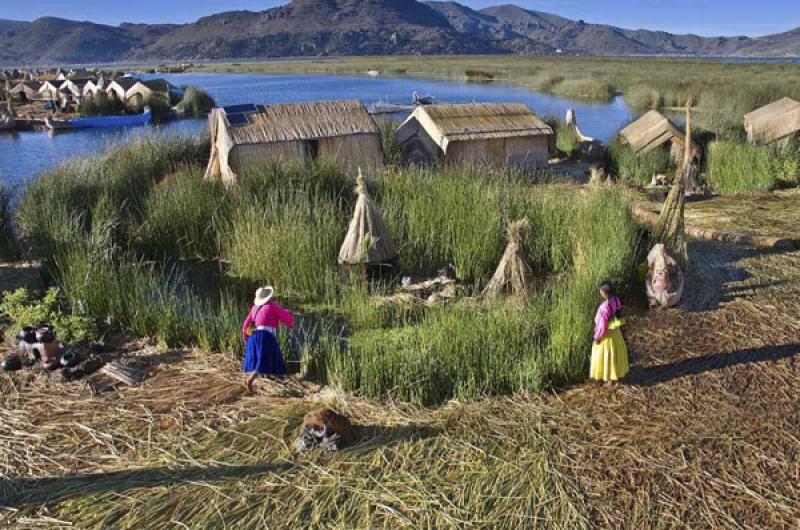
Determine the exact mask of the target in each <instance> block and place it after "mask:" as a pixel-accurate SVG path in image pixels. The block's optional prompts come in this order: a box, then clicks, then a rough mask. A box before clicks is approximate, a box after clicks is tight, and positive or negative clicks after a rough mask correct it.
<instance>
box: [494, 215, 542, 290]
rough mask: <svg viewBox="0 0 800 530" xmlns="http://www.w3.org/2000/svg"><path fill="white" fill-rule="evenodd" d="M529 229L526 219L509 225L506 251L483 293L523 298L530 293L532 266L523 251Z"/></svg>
mask: <svg viewBox="0 0 800 530" xmlns="http://www.w3.org/2000/svg"><path fill="white" fill-rule="evenodd" d="M530 231H531V225H530V223H529V222H528V220H527V219H520V220H518V221H514V222H513V223H511V224H510V225H509V227H508V245H507V246H506V251H505V252H504V253H503V257H502V258H501V259H500V263H499V264H498V266H497V270H496V271H495V273H494V276H492V279H491V280H490V281H489V283H488V284H487V285H486V289H484V294H485V295H487V296H490V297H494V296H499V295H500V294H503V293H506V294H510V295H512V296H513V297H515V298H524V297H526V296H528V295H529V294H530V293H531V290H532V288H533V267H532V265H531V260H530V257H528V255H527V254H526V252H525V239H526V238H527V237H528V236H529V235H530Z"/></svg>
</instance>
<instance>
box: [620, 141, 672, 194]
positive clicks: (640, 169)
mask: <svg viewBox="0 0 800 530" xmlns="http://www.w3.org/2000/svg"><path fill="white" fill-rule="evenodd" d="M608 159H609V165H610V166H611V170H612V171H613V172H614V173H616V174H617V175H618V176H619V178H621V179H622V180H624V181H627V182H630V183H633V184H637V185H639V186H647V185H649V184H650V183H651V182H652V180H653V176H655V175H667V176H669V175H671V174H673V173H674V170H675V164H674V162H673V161H672V159H671V157H670V153H669V151H668V150H667V149H661V148H659V149H653V150H652V151H649V152H647V153H636V152H634V151H633V149H631V148H630V147H629V146H627V145H624V144H622V143H621V142H620V141H619V139H615V140H614V141H613V142H611V145H609V146H608Z"/></svg>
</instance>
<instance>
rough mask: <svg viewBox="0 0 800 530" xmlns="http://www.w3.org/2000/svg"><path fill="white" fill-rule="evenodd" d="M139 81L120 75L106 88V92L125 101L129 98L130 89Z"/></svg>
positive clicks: (111, 96) (110, 96) (109, 95)
mask: <svg viewBox="0 0 800 530" xmlns="http://www.w3.org/2000/svg"><path fill="white" fill-rule="evenodd" d="M136 83H137V80H136V79H133V78H130V77H120V78H117V79H114V80H113V81H111V82H110V83H109V84H108V86H107V87H106V88H105V90H106V94H108V97H109V98H111V99H117V100H119V101H122V102H123V103H125V102H126V101H127V100H128V91H130V89H131V88H133V85H135V84H136Z"/></svg>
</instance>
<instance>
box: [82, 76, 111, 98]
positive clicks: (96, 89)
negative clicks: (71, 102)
mask: <svg viewBox="0 0 800 530" xmlns="http://www.w3.org/2000/svg"><path fill="white" fill-rule="evenodd" d="M107 87H108V82H107V81H106V80H105V79H103V77H100V78H98V79H91V80H89V81H87V82H86V84H85V85H83V97H84V98H85V99H91V98H94V97H95V96H97V94H99V93H100V92H105V89H106V88H107Z"/></svg>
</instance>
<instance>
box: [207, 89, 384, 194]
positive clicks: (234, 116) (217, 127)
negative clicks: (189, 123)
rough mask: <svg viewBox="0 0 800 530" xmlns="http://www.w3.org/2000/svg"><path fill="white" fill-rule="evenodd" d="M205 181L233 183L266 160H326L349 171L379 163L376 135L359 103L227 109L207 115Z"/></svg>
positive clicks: (337, 102) (222, 108)
mask: <svg viewBox="0 0 800 530" xmlns="http://www.w3.org/2000/svg"><path fill="white" fill-rule="evenodd" d="M209 126H210V129H211V157H210V160H209V163H208V168H207V169H206V178H209V179H222V180H223V181H224V182H233V181H235V180H236V178H237V175H238V174H240V172H241V171H242V170H244V169H245V168H246V167H248V166H253V165H257V164H260V163H264V162H266V161H269V160H315V159H327V160H331V161H333V162H336V163H339V164H341V165H342V166H345V167H347V168H350V169H356V168H358V167H362V168H364V169H365V170H366V169H367V168H374V167H378V166H382V165H383V151H382V147H381V134H380V131H379V130H378V126H377V125H376V124H375V121H374V120H373V119H372V117H371V116H370V115H369V113H367V109H366V108H365V107H364V105H363V104H362V103H361V102H360V101H355V100H339V101H313V102H307V103H293V104H279V105H258V106H256V105H232V106H228V107H221V108H216V109H214V110H213V111H212V112H211V115H210V117H209Z"/></svg>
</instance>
